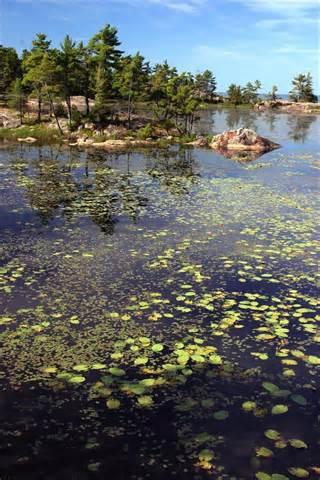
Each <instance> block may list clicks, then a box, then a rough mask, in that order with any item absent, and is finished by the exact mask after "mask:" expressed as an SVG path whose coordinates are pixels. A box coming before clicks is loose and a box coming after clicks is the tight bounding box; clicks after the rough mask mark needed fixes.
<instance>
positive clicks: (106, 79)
mask: <svg viewBox="0 0 320 480" xmlns="http://www.w3.org/2000/svg"><path fill="white" fill-rule="evenodd" d="M120 45H121V44H120V42H119V40H118V30H117V29H116V28H115V27H112V26H111V25H106V26H105V27H104V28H103V29H102V30H100V32H98V33H97V34H96V35H94V37H93V38H92V39H91V40H90V41H89V43H88V51H89V54H90V66H91V73H92V75H93V76H94V79H93V82H94V84H95V88H94V90H95V96H96V102H97V103H99V104H100V105H101V104H102V103H101V102H103V103H105V102H106V100H107V99H108V98H110V96H111V93H112V83H113V74H114V71H115V69H116V68H117V66H118V65H119V61H120V58H121V55H122V53H123V52H122V51H121V50H119V49H118V47H119V46H120ZM102 88H104V92H102Z"/></svg>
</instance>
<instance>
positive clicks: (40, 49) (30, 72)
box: [22, 33, 51, 123]
mask: <svg viewBox="0 0 320 480" xmlns="http://www.w3.org/2000/svg"><path fill="white" fill-rule="evenodd" d="M50 45H51V42H50V41H49V40H47V37H46V35H45V34H44V33H39V34H37V36H36V38H35V39H34V40H33V42H32V49H31V51H30V52H28V53H25V55H24V58H23V61H22V68H23V71H24V77H23V85H24V86H25V87H27V88H29V89H31V91H32V93H34V94H35V95H36V97H37V101H38V122H39V123H40V122H41V109H42V102H43V82H42V81H41V80H40V78H41V74H42V62H43V59H44V57H45V56H46V55H47V54H48V53H49V49H50Z"/></svg>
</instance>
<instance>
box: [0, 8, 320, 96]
mask: <svg viewBox="0 0 320 480" xmlns="http://www.w3.org/2000/svg"><path fill="white" fill-rule="evenodd" d="M319 17H320V0H0V43H1V44H3V45H5V46H13V47H15V48H16V49H17V50H18V51H19V52H21V51H22V50H23V49H24V48H30V45H31V41H32V39H33V38H34V36H35V34H36V33H39V32H43V33H46V34H47V35H48V37H49V38H50V39H51V40H52V43H53V45H54V46H58V45H59V43H60V42H61V40H62V39H63V37H64V36H65V35H66V34H70V35H71V36H72V38H73V39H74V40H77V41H80V40H82V41H84V42H86V41H87V40H88V39H89V38H90V37H91V36H92V35H93V34H94V33H96V32H97V31H98V30H99V29H101V28H102V27H103V25H104V24H106V23H110V24H111V25H114V26H116V27H117V28H118V30H119V38H120V40H121V42H122V49H123V50H124V51H125V52H126V53H135V52H137V51H140V52H141V53H142V54H143V55H144V56H145V57H146V59H147V60H149V61H150V62H151V64H155V63H157V62H161V61H163V60H165V59H166V60H168V62H169V63H170V64H172V65H174V66H176V67H177V68H178V69H179V70H180V71H191V72H194V73H196V72H199V71H203V70H204V69H209V70H212V71H213V72H214V74H215V76H216V78H217V81H218V90H219V91H220V92H223V91H225V90H226V89H227V87H228V85H230V83H238V84H241V85H243V84H245V83H246V82H248V81H254V80H256V79H259V80H261V82H262V85H263V87H262V90H263V91H264V92H268V91H270V89H271V87H272V85H277V86H278V88H279V92H280V93H284V94H285V93H287V92H288V91H289V90H290V88H291V80H292V78H293V77H294V76H295V75H297V74H298V73H307V72H311V74H312V75H313V78H314V86H315V92H316V93H317V94H319V93H320V78H319V76H320V73H319V70H320V45H319V43H320V33H319V32H320V23H319V22H320V18H319Z"/></svg>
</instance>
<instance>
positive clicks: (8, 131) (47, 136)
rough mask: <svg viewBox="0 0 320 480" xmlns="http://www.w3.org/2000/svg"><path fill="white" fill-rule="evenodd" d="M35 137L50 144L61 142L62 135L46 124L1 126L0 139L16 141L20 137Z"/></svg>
mask: <svg viewBox="0 0 320 480" xmlns="http://www.w3.org/2000/svg"><path fill="white" fill-rule="evenodd" d="M27 137H33V138H36V139H37V140H38V143H39V144H43V145H44V144H50V143H57V142H60V140H61V137H60V136H59V135H58V134H57V130H56V129H54V128H47V127H45V126H44V125H33V126H23V127H19V128H0V140H8V141H14V140H17V139H18V138H27Z"/></svg>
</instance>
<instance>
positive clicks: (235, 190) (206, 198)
mask: <svg viewBox="0 0 320 480" xmlns="http://www.w3.org/2000/svg"><path fill="white" fill-rule="evenodd" d="M240 126H246V127H250V128H254V129H256V130H257V131H258V133H260V134H262V135H264V136H267V137H269V138H271V139H272V140H274V141H276V142H279V143H280V144H281V145H282V148H281V149H279V150H276V151H274V152H272V153H269V154H267V155H264V156H262V157H260V158H258V159H257V160H256V161H253V162H250V163H243V162H241V161H233V160H230V159H227V158H224V157H222V156H220V155H217V154H215V153H213V152H211V151H208V150H196V149H195V150H193V149H181V148H176V147H171V148H170V149H169V150H157V151H148V152H140V153H139V152H136V153H126V154H107V153H97V152H79V151H76V150H67V149H56V148H50V147H41V148H37V147H12V146H11V147H4V146H2V148H1V150H0V222H1V223H0V224H1V234H0V236H1V247H0V248H1V259H0V292H1V300H0V302H1V314H0V348H1V368H0V385H1V391H0V416H1V417H0V418H1V423H0V438H1V441H0V478H5V479H10V480H11V479H12V480H16V479H17V480H20V479H28V480H29V479H32V480H33V479H39V480H40V479H41V480H42V479H50V480H51V479H59V480H60V479H68V480H69V479H81V480H82V479H91V478H92V479H114V480H118V479H136V480H138V479H148V478H150V479H159V480H162V479H165V480H167V479H174V478H176V479H185V480H189V479H190V480H191V479H192V480H194V479H199V480H202V479H206V478H208V479H209V478H210V479H217V480H218V479H229V480H231V479H233V480H244V479H255V478H257V479H258V480H259V479H262V480H270V479H271V480H283V479H295V478H309V479H311V480H313V479H318V478H320V473H319V472H320V461H319V458H320V457H319V446H320V444H319V432H320V416H319V415H320V410H319V368H320V367H319V366H320V354H319V351H320V350H319V342H320V330H319V322H320V313H319V303H320V301H319V268H318V266H319V264H318V258H319V241H318V240H319V237H318V224H319V206H318V202H319V201H318V196H319V168H320V157H319V152H320V142H319V135H318V133H319V126H320V120H319V117H315V116H287V115H282V114H281V115H276V114H272V115H271V114H257V113H254V112H252V111H249V110H248V111H243V110H240V109H239V110H216V111H214V112H205V114H204V115H203V117H202V120H201V124H200V126H199V129H200V131H202V132H205V133H208V132H212V131H213V132H220V131H222V130H225V129H227V128H238V127H240Z"/></svg>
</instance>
